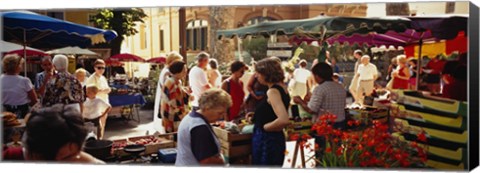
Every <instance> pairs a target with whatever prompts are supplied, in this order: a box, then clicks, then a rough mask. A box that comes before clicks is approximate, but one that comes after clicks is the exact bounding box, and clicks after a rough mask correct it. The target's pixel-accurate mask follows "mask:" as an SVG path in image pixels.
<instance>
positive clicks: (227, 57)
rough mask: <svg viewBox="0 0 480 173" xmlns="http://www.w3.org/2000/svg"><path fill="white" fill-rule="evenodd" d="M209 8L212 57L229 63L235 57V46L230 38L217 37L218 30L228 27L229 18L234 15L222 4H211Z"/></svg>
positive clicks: (220, 61) (210, 50) (209, 48)
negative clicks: (220, 38) (221, 38)
mask: <svg viewBox="0 0 480 173" xmlns="http://www.w3.org/2000/svg"><path fill="white" fill-rule="evenodd" d="M208 9H209V19H208V25H209V27H210V28H209V35H210V37H209V47H208V50H209V52H210V54H211V57H213V58H215V59H217V60H218V62H219V63H228V62H231V61H232V60H233V59H234V51H235V50H234V48H233V45H232V43H231V41H230V40H218V38H217V37H216V35H217V31H218V30H223V29H227V28H228V24H229V23H228V21H229V20H228V19H231V18H232V17H233V16H232V15H231V14H230V12H229V10H228V8H226V7H220V6H211V7H209V8H208Z"/></svg>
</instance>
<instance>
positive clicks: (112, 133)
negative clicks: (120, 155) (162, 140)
mask: <svg viewBox="0 0 480 173" xmlns="http://www.w3.org/2000/svg"><path fill="white" fill-rule="evenodd" d="M152 115H153V110H143V109H140V123H138V122H137V121H135V120H136V119H135V120H130V121H126V120H124V119H123V118H120V117H119V116H111V117H109V118H108V119H107V127H106V128H105V139H108V140H116V139H125V138H126V137H133V136H142V135H145V134H146V132H147V131H149V134H153V133H154V132H155V131H154V129H153V116H152ZM135 118H137V117H136V116H135Z"/></svg>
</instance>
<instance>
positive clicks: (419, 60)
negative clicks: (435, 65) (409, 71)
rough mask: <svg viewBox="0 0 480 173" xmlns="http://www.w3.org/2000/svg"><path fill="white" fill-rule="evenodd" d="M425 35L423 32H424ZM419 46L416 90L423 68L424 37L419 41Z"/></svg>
mask: <svg viewBox="0 0 480 173" xmlns="http://www.w3.org/2000/svg"><path fill="white" fill-rule="evenodd" d="M422 37H423V34H422ZM418 44H419V47H418V65H417V78H416V79H415V80H416V81H415V82H416V85H415V90H416V91H418V86H419V85H420V71H421V69H422V45H423V38H420V41H419V42H418Z"/></svg>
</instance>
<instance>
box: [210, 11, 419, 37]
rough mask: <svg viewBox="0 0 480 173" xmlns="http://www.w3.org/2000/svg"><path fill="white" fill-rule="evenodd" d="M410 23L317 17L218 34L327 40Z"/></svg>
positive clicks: (401, 28) (402, 28)
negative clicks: (321, 37)
mask: <svg viewBox="0 0 480 173" xmlns="http://www.w3.org/2000/svg"><path fill="white" fill-rule="evenodd" d="M410 22H411V20H410V19H408V18H404V17H381V18H378V17H377V18H364V17H330V16H318V17H314V18H309V19H299V20H281V21H267V22H262V23H259V24H255V25H251V26H246V27H242V28H237V29H230V30H220V31H218V32H217V37H218V38H222V37H229V38H233V37H235V36H238V37H241V38H245V37H246V36H248V35H264V36H270V35H276V34H279V35H284V34H286V35H292V34H295V33H296V32H303V33H308V34H312V35H315V36H319V35H320V33H322V32H321V31H324V33H325V34H326V35H327V37H328V36H331V35H335V34H340V33H344V32H347V31H355V32H356V33H368V32H371V31H375V32H378V33H385V32H387V31H389V30H394V31H396V32H404V31H405V30H406V29H408V28H409V27H410ZM347 33H348V32H347Z"/></svg>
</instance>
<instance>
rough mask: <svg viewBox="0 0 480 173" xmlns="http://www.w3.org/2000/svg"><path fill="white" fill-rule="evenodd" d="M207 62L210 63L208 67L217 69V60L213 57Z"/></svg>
mask: <svg viewBox="0 0 480 173" xmlns="http://www.w3.org/2000/svg"><path fill="white" fill-rule="evenodd" d="M208 64H210V67H211V68H212V69H217V68H218V64H217V60H215V59H211V60H210V62H208Z"/></svg>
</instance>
